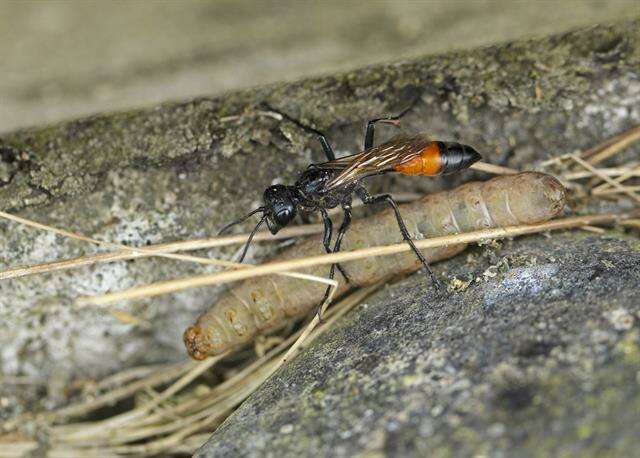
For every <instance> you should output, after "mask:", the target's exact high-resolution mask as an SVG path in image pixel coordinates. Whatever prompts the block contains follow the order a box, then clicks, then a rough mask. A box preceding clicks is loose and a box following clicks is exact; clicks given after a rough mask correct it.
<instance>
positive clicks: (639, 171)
mask: <svg viewBox="0 0 640 458" xmlns="http://www.w3.org/2000/svg"><path fill="white" fill-rule="evenodd" d="M600 172H602V170H601V169H600ZM634 176H640V167H636V168H631V167H629V168H628V170H627V171H626V172H625V173H623V174H621V175H620V176H619V177H617V178H616V179H614V180H613V181H615V182H616V183H618V184H622V183H623V182H625V181H626V180H628V179H629V178H632V177H634ZM625 188H626V189H629V187H628V186H625ZM610 189H611V185H610V184H609V183H608V182H606V183H602V184H601V185H598V186H596V187H595V188H593V189H591V194H594V195H597V194H600V193H602V192H603V191H607V190H610Z"/></svg>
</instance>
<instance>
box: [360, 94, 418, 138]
mask: <svg viewBox="0 0 640 458" xmlns="http://www.w3.org/2000/svg"><path fill="white" fill-rule="evenodd" d="M414 105H415V101H414V103H412V104H411V105H409V106H408V107H407V108H405V109H404V110H402V112H401V113H400V114H399V115H396V116H388V117H386V118H376V119H372V120H370V121H369V122H367V128H366V130H365V133H364V149H369V148H371V147H373V137H374V134H375V128H376V123H377V122H381V123H384V124H392V125H394V126H396V127H400V118H402V117H403V116H404V115H406V114H407V113H408V112H409V110H411V109H412V108H413V106H414Z"/></svg>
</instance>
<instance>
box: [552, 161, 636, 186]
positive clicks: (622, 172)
mask: <svg viewBox="0 0 640 458" xmlns="http://www.w3.org/2000/svg"><path fill="white" fill-rule="evenodd" d="M633 166H635V164H628V165H627V166H625V167H607V168H603V169H598V170H599V171H600V173H601V174H603V175H606V176H608V177H622V176H624V177H626V178H625V179H628V178H632V177H638V176H640V169H637V168H636V169H633V168H631V167H633ZM562 178H563V179H565V180H567V181H575V180H582V179H584V178H593V173H591V172H590V171H588V170H580V171H576V172H567V173H565V174H564V175H562ZM604 185H605V186H608V184H606V183H605V184H604Z"/></svg>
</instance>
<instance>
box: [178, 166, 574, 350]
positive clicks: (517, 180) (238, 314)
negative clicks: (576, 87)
mask: <svg viewBox="0 0 640 458" xmlns="http://www.w3.org/2000/svg"><path fill="white" fill-rule="evenodd" d="M564 203H565V189H564V187H563V186H562V184H560V182H559V181H558V180H556V179H555V178H554V177H552V176H550V175H546V174H543V173H538V172H523V173H519V174H514V175H503V176H498V177H495V178H493V179H491V180H488V181H485V182H471V183H467V184H464V185H462V186H460V187H458V188H456V189H453V190H451V191H443V192H438V193H434V194H430V195H427V196H425V197H423V198H422V199H420V200H417V201H415V202H412V203H409V204H405V205H401V206H400V211H401V213H402V216H403V218H404V220H405V222H406V225H407V228H408V229H409V232H411V234H412V235H413V237H414V238H428V237H436V236H443V235H450V234H456V233H461V232H468V231H473V230H479V229H486V228H492V227H501V226H512V225H519V224H534V223H539V222H544V221H547V220H549V219H551V218H553V217H554V216H556V215H558V214H559V213H560V212H561V211H562V208H563V207H564ZM396 224H397V223H396V219H395V216H394V214H393V212H392V211H391V210H390V209H389V210H386V211H382V212H380V213H378V214H375V215H373V216H371V217H368V218H363V219H360V220H356V221H354V222H353V225H352V227H351V230H350V231H349V232H348V233H347V234H346V236H345V238H344V241H343V243H342V247H343V250H354V249H359V248H365V247H369V246H376V245H389V244H394V243H399V242H401V241H402V238H401V235H400V234H399V233H398V231H397V228H396ZM320 238H321V236H316V237H311V238H309V239H306V240H305V241H303V242H302V243H299V244H297V245H295V246H293V247H291V248H289V249H287V250H285V251H284V252H282V253H281V254H280V255H279V256H278V257H277V258H276V259H277V260H279V261H280V260H286V259H292V258H298V257H303V256H312V255H317V254H321V253H322V252H323V251H322V243H320V242H321V240H320ZM465 247H466V245H464V244H458V245H453V246H444V247H439V248H435V249H429V250H422V253H423V255H424V257H425V258H426V260H427V261H428V262H429V263H431V262H434V261H439V260H443V259H447V258H450V257H452V256H454V255H456V254H458V253H459V252H461V251H462V250H464V249H465ZM421 265H422V264H421V262H420V261H419V260H418V259H417V258H416V257H415V255H413V253H400V254H396V255H392V256H385V257H376V258H368V259H361V260H356V261H351V262H349V263H347V264H345V268H346V273H347V276H348V277H349V282H346V281H345V279H344V277H343V276H342V275H339V276H338V277H337V280H338V282H339V286H338V289H337V292H336V294H337V295H340V294H343V293H344V292H345V291H347V290H348V289H349V288H354V287H358V286H365V285H369V284H373V283H376V282H378V281H381V280H385V279H388V278H390V277H392V276H394V275H398V274H402V273H410V272H413V271H416V270H418V269H419V268H420V266H421ZM328 269H329V267H328V266H317V267H313V268H309V269H306V270H304V272H305V273H309V274H312V275H317V276H326V274H327V271H328ZM324 292H325V286H324V285H321V284H318V283H315V282H308V281H304V280H301V279H297V278H291V277H285V276H276V275H272V276H262V277H257V278H252V279H248V280H245V281H243V282H240V283H238V284H236V285H234V286H233V287H232V288H230V289H229V290H228V291H227V292H226V293H224V294H223V295H222V297H220V298H219V299H218V301H217V302H216V303H215V304H214V305H213V306H212V307H211V309H209V310H208V311H207V312H206V313H204V314H203V315H201V316H200V317H199V318H198V320H197V322H196V323H195V324H194V325H193V326H190V327H189V328H188V329H187V330H186V331H185V332H184V335H183V339H184V343H185V346H186V348H187V351H188V353H189V355H190V356H191V357H192V358H194V359H199V360H201V359H205V358H207V357H208V356H212V355H217V354H220V353H223V352H225V351H227V350H230V349H233V348H236V347H238V346H240V345H242V344H245V343H247V342H249V341H251V340H252V339H253V338H254V337H255V336H256V335H257V334H259V333H262V332H265V331H268V330H271V329H274V328H277V327H280V326H282V325H283V324H284V323H286V322H287V320H291V319H295V318H299V317H302V316H304V315H305V314H307V313H309V312H310V311H311V310H312V309H314V308H315V307H316V306H317V304H318V303H319V301H320V300H321V298H322V297H323V294H324Z"/></svg>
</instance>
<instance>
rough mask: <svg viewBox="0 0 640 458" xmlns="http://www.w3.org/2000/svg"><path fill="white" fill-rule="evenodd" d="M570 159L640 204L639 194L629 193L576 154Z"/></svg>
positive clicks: (571, 155)
mask: <svg viewBox="0 0 640 458" xmlns="http://www.w3.org/2000/svg"><path fill="white" fill-rule="evenodd" d="M569 157H570V158H571V159H573V160H574V161H575V162H577V163H578V164H580V165H581V166H582V167H584V168H585V169H587V170H589V171H590V172H591V173H593V174H594V175H596V176H598V177H599V178H602V179H603V180H604V181H606V182H607V183H609V184H610V185H611V186H613V187H614V188H616V189H619V190H620V192H622V193H624V194H626V195H628V196H629V197H631V198H632V199H633V200H635V201H636V202H638V203H640V196H638V195H637V194H635V193H634V192H632V191H629V190H628V189H627V188H625V187H624V186H622V185H621V184H620V183H617V182H616V181H615V180H613V179H611V178H609V177H608V176H607V175H605V174H602V173H600V171H599V170H598V169H597V168H595V167H594V166H592V165H591V164H589V163H588V162H586V161H584V160H583V159H580V158H579V157H578V156H577V155H575V154H570V155H569Z"/></svg>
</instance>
